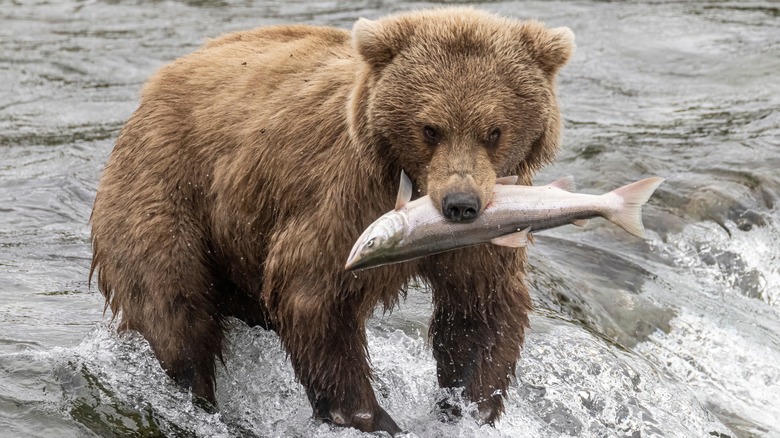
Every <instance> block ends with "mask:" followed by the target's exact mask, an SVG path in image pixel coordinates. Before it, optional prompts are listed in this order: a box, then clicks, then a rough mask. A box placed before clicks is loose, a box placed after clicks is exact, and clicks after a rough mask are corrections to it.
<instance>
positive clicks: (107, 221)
mask: <svg viewBox="0 0 780 438" xmlns="http://www.w3.org/2000/svg"><path fill="white" fill-rule="evenodd" d="M573 46H574V43H573V35H572V33H571V31H570V30H569V29H567V28H555V29H548V28H545V27H544V26H543V25H542V24H541V23H538V22H535V21H525V22H522V21H517V20H513V19H508V18H503V17H499V16H496V15H493V14H491V13H487V12H481V11H478V10H474V9H470V8H452V9H435V10H425V11H417V12H409V13H402V14H398V15H392V16H388V17H386V18H383V19H380V20H377V21H369V20H366V19H360V20H358V21H357V22H356V23H355V25H354V27H353V29H352V31H351V32H349V31H346V30H341V29H335V28H329V27H313V26H275V27H266V28H260V29H255V30H249V31H245V32H235V33H232V34H228V35H226V36H223V37H221V38H217V39H215V40H213V41H210V42H208V43H207V44H206V45H205V46H204V47H202V48H201V49H199V50H198V51H196V52H194V53H192V54H190V55H187V56H184V57H182V58H180V59H178V60H176V61H174V62H172V63H171V64H169V65H167V66H166V67H164V68H162V69H161V70H160V71H159V72H157V73H156V74H155V75H154V76H153V77H152V78H151V79H150V80H149V81H148V83H147V84H146V85H145V87H144V89H143V92H142V96H141V101H140V105H139V107H138V109H137V110H136V111H135V113H134V114H133V115H132V117H131V118H130V120H129V121H128V122H127V123H126V124H125V126H124V128H123V129H122V131H121V133H120V135H119V137H118V139H117V141H116V145H115V147H114V149H113V152H112V153H111V156H110V158H109V160H108V163H107V165H106V168H105V170H104V172H103V175H102V177H101V179H100V184H99V187H98V191H97V196H96V199H95V204H94V210H93V212H92V217H91V224H92V245H93V252H94V257H93V262H92V272H91V273H90V277H91V276H92V273H93V272H95V270H97V271H96V272H97V278H98V285H99V288H100V290H101V291H102V293H103V294H104V295H105V297H106V300H107V305H110V307H111V310H112V312H113V314H114V315H115V316H119V318H120V320H121V323H120V329H121V330H136V331H138V332H140V333H141V334H142V335H143V336H144V337H145V338H146V339H147V340H148V341H149V343H150V345H151V347H152V349H153V350H154V353H155V354H156V357H157V358H158V359H159V360H160V363H161V365H162V367H163V368H164V369H165V370H166V372H167V373H168V374H169V375H170V376H171V377H172V378H173V379H175V381H177V382H178V383H179V384H181V385H183V386H185V387H188V388H191V389H192V392H193V393H194V394H196V395H198V396H200V397H202V398H204V399H206V400H208V401H209V402H211V403H214V402H215V397H214V384H215V383H214V370H215V363H216V360H217V359H221V358H222V350H223V343H224V335H225V329H226V320H227V318H228V317H231V316H232V317H237V318H240V319H242V320H244V321H246V322H247V323H248V324H253V325H257V324H259V325H262V326H264V327H266V328H268V329H272V330H275V331H276V332H277V333H278V335H279V337H280V339H281V342H282V344H283V346H284V348H285V350H286V352H287V353H288V354H289V358H290V360H291V362H292V366H293V368H294V370H295V375H296V377H297V379H298V380H299V381H300V382H301V384H302V385H303V386H304V387H305V389H306V393H307V395H308V398H309V400H310V402H311V405H312V407H313V410H314V415H315V416H316V417H318V418H320V419H322V420H324V421H328V422H332V423H334V424H338V425H343V426H352V427H355V428H358V429H360V430H362V431H375V430H384V431H388V432H390V433H392V434H394V433H396V432H398V431H400V429H399V427H398V426H397V425H396V423H395V422H394V421H393V420H392V419H391V417H390V416H389V415H388V414H387V413H386V412H385V411H384V410H383V409H382V408H381V407H380V406H379V404H378V403H377V399H376V397H375V395H374V392H373V390H372V386H371V378H372V374H371V367H370V363H369V360H368V355H367V344H366V334H365V324H366V320H367V318H369V316H370V315H371V314H372V311H373V310H374V309H375V307H376V306H378V305H379V304H381V305H383V306H384V308H385V309H391V308H392V307H393V306H394V305H396V304H397V301H398V299H399V296H402V295H403V291H404V287H405V285H406V284H407V282H408V281H409V280H411V279H413V278H420V279H422V280H424V281H425V282H427V284H428V285H429V286H430V290H431V293H432V299H433V304H434V311H433V316H432V319H431V322H430V342H431V346H432V348H433V355H434V357H435V359H436V361H437V367H438V381H439V384H440V385H441V387H443V388H459V389H456V390H455V391H458V390H459V391H462V394H463V395H464V396H465V397H466V398H467V399H468V400H471V401H473V402H475V403H476V404H477V407H478V417H479V418H478V420H480V421H483V422H485V423H492V422H493V421H494V420H496V419H497V418H498V417H499V416H500V415H501V412H502V410H503V397H504V394H505V393H506V389H507V385H508V383H509V381H510V379H511V378H512V377H513V375H514V372H515V364H516V362H517V360H518V356H519V353H520V348H521V345H522V343H523V339H524V329H525V327H527V325H528V313H529V311H530V310H531V300H530V297H529V293H528V290H527V287H526V285H525V283H524V273H525V270H524V262H525V252H524V251H523V250H516V249H507V248H500V247H494V246H490V247H489V246H482V247H473V248H467V249H463V250H457V251H452V252H448V253H444V254H439V255H435V256H431V257H427V258H422V259H419V260H415V261H410V262H405V263H400V264H396V265H391V266H385V267H380V268H376V269H370V270H366V271H360V272H357V273H353V272H345V270H344V263H345V261H346V258H347V256H348V254H349V251H350V249H351V247H352V244H353V243H354V241H355V240H356V239H357V237H358V236H359V235H360V234H361V232H362V231H363V230H364V229H365V228H366V226H367V225H369V224H370V223H371V222H372V221H373V220H374V219H376V218H377V217H379V216H380V215H382V214H383V213H385V212H386V211H387V210H389V209H391V208H392V206H393V205H394V199H395V192H396V189H397V187H398V178H399V175H400V173H401V170H403V171H405V172H406V173H407V174H408V175H409V176H410V177H411V178H412V180H413V182H414V184H415V188H416V190H415V192H416V193H417V194H418V195H420V194H425V193H427V194H429V195H430V196H431V199H432V201H433V202H434V203H435V205H436V206H437V208H440V209H441V211H442V213H443V214H444V216H445V217H447V219H448V220H451V221H470V220H473V219H475V218H476V217H477V216H478V215H479V214H480V213H481V212H482V211H483V210H484V208H485V207H486V206H487V205H488V204H489V203H490V201H491V196H492V189H491V188H492V187H493V185H494V182H495V180H496V178H497V177H500V176H507V175H519V176H520V179H519V182H520V183H521V184H530V183H531V178H532V175H533V173H534V171H535V170H537V169H538V168H539V167H540V166H542V165H543V164H545V163H548V162H550V161H551V160H552V159H553V158H554V156H555V154H556V152H557V149H558V146H559V138H560V130H561V120H560V113H559V108H558V104H557V99H556V94H555V78H556V74H557V72H558V70H559V69H560V68H561V67H562V66H563V65H564V64H565V63H566V62H567V60H568V59H569V57H570V56H571V53H572V51H573ZM441 407H442V409H443V410H445V411H446V409H448V405H447V401H446V400H445V401H443V402H442V403H441Z"/></svg>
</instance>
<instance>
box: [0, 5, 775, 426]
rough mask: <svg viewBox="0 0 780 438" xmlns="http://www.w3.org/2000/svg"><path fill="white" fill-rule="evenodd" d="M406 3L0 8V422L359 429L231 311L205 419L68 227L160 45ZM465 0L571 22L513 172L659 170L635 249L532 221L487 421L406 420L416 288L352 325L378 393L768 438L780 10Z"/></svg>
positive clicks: (76, 224) (581, 175)
mask: <svg viewBox="0 0 780 438" xmlns="http://www.w3.org/2000/svg"><path fill="white" fill-rule="evenodd" d="M431 5H432V4H431V3H422V2H410V3H407V2H401V1H398V0H388V1H378V0H367V1H359V2H346V1H343V2H341V1H335V2H323V1H319V2H299V1H292V2H290V1H288V2H284V3H283V4H282V3H281V2H280V3H277V2H268V1H261V0H243V1H241V0H211V1H209V0H204V1H199V0H183V1H171V0H134V1H117V0H108V1H100V0H69V1H65V0H51V1H43V0H21V1H18V0H15V1H9V0H0V436H2V437H6V436H7V437H22V436H39V437H71V436H76V437H82V436H84V437H88V436H108V437H110V436H157V435H167V436H198V437H214V436H224V437H229V436H247V437H251V436H269V437H273V436H296V437H312V436H316V437H357V436H361V434H360V433H359V432H357V431H356V430H352V429H338V428H332V427H330V426H328V425H323V424H319V423H316V422H313V421H312V420H311V419H310V415H311V410H310V408H309V406H308V402H307V399H306V395H305V393H304V391H303V390H302V388H301V387H300V386H299V385H298V384H297V383H296V382H295V379H294V376H293V373H292V369H291V367H290V365H289V363H288V361H287V359H286V357H285V354H284V352H283V351H282V350H281V348H280V344H279V341H278V338H277V337H276V336H275V335H274V334H273V333H269V332H265V331H263V330H260V329H258V328H250V327H247V326H246V325H243V324H242V323H239V322H235V324H234V325H235V327H234V330H233V331H232V333H231V335H230V337H229V341H230V352H229V354H228V355H227V361H226V365H225V367H221V368H220V370H219V372H218V378H217V386H218V394H217V398H218V401H219V404H220V407H221V410H220V412H219V413H207V412H205V411H203V410H202V409H200V408H198V407H196V406H194V405H193V404H192V402H191V400H190V397H189V395H188V394H187V393H186V392H185V391H182V390H181V389H179V388H177V387H176V386H174V385H173V384H172V383H171V382H170V381H169V380H168V379H167V378H166V376H165V374H164V373H163V371H162V370H161V368H160V366H159V364H158V363H157V361H156V360H155V359H154V357H153V355H152V353H151V351H150V349H149V347H148V344H146V343H145V341H143V339H141V338H140V337H139V336H132V335H129V336H118V335H116V334H115V332H114V330H113V328H112V326H111V323H110V319H109V316H110V313H109V314H106V315H104V314H103V298H102V296H101V295H100V293H99V292H98V291H97V290H96V287H95V285H92V287H90V286H89V285H88V284H87V275H88V271H89V264H90V260H91V250H90V245H89V228H88V225H87V222H88V219H89V215H90V211H91V206H92V202H93V199H94V195H95V189H96V186H97V181H98V178H99V175H100V172H101V170H102V167H103V165H104V163H105V161H106V158H107V156H108V154H109V152H110V151H111V148H112V145H113V141H114V139H115V138H116V136H117V134H118V131H119V129H120V128H121V126H122V124H123V123H124V121H125V120H126V119H127V118H128V117H129V116H130V114H131V113H132V111H133V110H134V109H135V107H136V105H137V104H138V95H139V90H140V87H141V86H142V84H143V82H144V80H145V79H146V78H148V77H149V75H151V74H152V73H153V72H154V71H155V70H156V69H157V68H159V67H160V66H162V65H163V64H165V63H166V62H169V61H170V60H172V59H174V58H176V57H177V56H181V55H184V54H186V53H188V52H190V51H192V50H193V49H195V48H196V47H198V46H199V45H200V44H201V43H202V42H203V41H204V39H205V38H209V37H214V36H217V35H219V34H221V33H224V32H228V31H232V30H238V29H246V28H251V27H255V26H260V25H266V24H276V23H293V22H296V23H297V22H303V23H313V24H326V25H333V26H340V27H349V26H351V23H353V22H354V21H355V20H356V19H357V18H359V17H368V18H376V17H379V16H381V15H384V14H387V13H390V12H394V11H400V10H408V9H413V8H420V7H425V6H431ZM480 7H482V8H485V9H488V10H491V11H495V12H499V13H501V14H505V15H510V16H515V17H521V18H538V19H541V20H542V21H545V22H546V23H547V24H548V25H551V26H569V27H570V28H571V29H572V30H573V31H574V33H575V35H576V38H577V46H578V47H577V51H576V53H575V55H574V57H573V59H572V60H571V62H570V64H569V65H568V66H567V67H566V68H565V69H564V70H563V71H562V74H561V77H560V81H559V93H560V100H561V105H562V111H563V115H564V118H565V133H564V142H563V148H562V151H561V154H560V156H559V159H558V160H557V162H556V163H555V164H554V165H551V166H549V167H547V168H545V169H544V171H543V172H541V173H540V174H539V175H538V178H537V181H538V182H539V183H547V182H549V181H552V180H554V179H556V178H558V177H560V176H564V175H573V176H574V178H575V180H576V181H577V183H578V188H579V190H580V191H583V192H588V193H602V192H605V191H608V190H611V189H613V188H616V187H618V186H621V185H623V184H625V183H627V182H630V181H634V180H636V179H639V178H641V177H645V176H651V175H660V176H662V177H664V178H666V182H665V183H664V184H663V185H662V186H661V187H660V188H659V190H658V191H657V192H656V194H655V196H654V197H653V198H652V199H651V200H650V203H649V204H648V206H647V207H646V208H645V211H644V222H645V225H646V227H647V229H648V239H647V240H646V241H642V240H640V239H636V238H633V237H631V236H629V235H628V234H626V233H624V232H623V231H621V230H619V229H618V228H617V227H615V226H613V225H612V224H609V223H608V222H606V221H603V220H593V221H591V223H590V224H589V225H588V226H587V227H586V228H585V229H580V228H576V227H563V228H559V229H555V230H550V231H547V232H544V233H540V234H539V235H538V236H536V245H535V246H533V247H531V248H530V249H529V257H530V271H531V273H530V276H529V284H530V285H531V289H532V295H533V299H534V303H535V305H536V310H535V313H534V315H533V316H532V318H531V331H530V332H529V333H528V336H527V339H526V343H525V348H524V350H523V352H522V356H521V359H520V362H519V364H518V373H517V380H516V382H515V383H513V384H512V386H511V387H510V391H509V400H508V403H507V412H506V415H505V416H504V417H503V420H502V421H501V422H500V423H498V424H497V425H496V427H495V428H490V427H479V426H477V425H476V423H474V422H473V421H466V420H464V421H461V422H457V423H454V424H442V423H439V422H438V421H437V420H436V419H435V417H434V415H433V414H432V407H433V405H434V402H435V400H436V398H437V396H438V389H437V385H436V377H435V364H434V361H433V359H432V356H431V352H430V349H429V348H428V346H427V340H426V332H427V323H428V318H429V316H430V295H429V293H428V292H426V290H425V288H424V287H420V288H416V289H414V290H412V291H411V292H410V294H409V297H408V299H407V300H406V301H405V302H403V303H402V304H401V305H400V306H399V308H398V309H396V310H395V311H394V312H393V313H392V314H388V315H383V314H382V313H381V312H380V313H378V314H377V315H376V317H375V318H374V319H372V320H371V322H370V327H369V341H370V349H371V358H372V362H373V364H374V367H375V370H376V373H377V378H376V381H375V389H376V390H377V394H378V396H379V398H380V403H382V404H383V406H384V407H385V408H386V409H387V411H388V412H390V413H391V415H393V417H394V418H395V420H396V421H397V422H398V423H399V424H400V425H401V426H402V427H403V428H405V429H407V430H408V431H409V432H410V435H411V436H419V437H452V436H459V437H477V436H480V437H481V436H486V437H542V438H544V437H559V436H582V437H646V436H653V437H713V436H714V437H780V170H779V169H780V111H778V109H780V74H778V72H780V4H778V3H777V2H773V1H690V2H672V1H658V2H639V1H627V2H601V1H585V0H582V1H574V2H560V1H550V2H541V1H539V2H510V1H498V2H490V3H485V4H483V5H480ZM466 409H467V410H468V409H469V408H468V407H466Z"/></svg>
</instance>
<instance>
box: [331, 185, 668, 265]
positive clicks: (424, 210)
mask: <svg viewBox="0 0 780 438" xmlns="http://www.w3.org/2000/svg"><path fill="white" fill-rule="evenodd" d="M663 181H664V179H663V178H661V177H657V176H656V177H651V178H646V179H642V180H640V181H637V182H634V183H631V184H628V185H626V186H623V187H620V188H618V189H616V190H613V191H611V192H609V193H605V194H603V195H590V194H584V193H574V192H573V190H574V179H573V178H572V177H565V178H562V179H559V180H557V181H555V182H553V183H551V184H548V185H545V186H524V185H516V182H517V177H516V176H508V177H502V178H498V179H497V180H496V185H495V187H494V190H493V199H492V201H491V202H490V203H489V204H488V205H487V207H485V210H484V211H483V212H482V214H481V215H480V216H479V217H478V218H477V219H476V220H475V221H473V222H470V223H462V222H460V223H453V222H449V221H447V220H446V219H445V218H444V216H443V215H442V214H441V212H440V211H439V210H438V209H437V208H436V207H435V206H434V205H433V202H432V201H431V199H430V197H428V196H422V197H420V198H418V199H416V200H414V201H411V197H412V182H411V180H410V179H409V177H407V176H406V174H405V173H404V172H403V171H402V172H401V184H400V187H399V189H398V196H397V198H396V205H395V208H394V209H393V210H391V211H389V212H387V213H385V214H384V215H383V216H381V217H380V218H378V219H377V220H376V221H374V222H373V223H372V224H371V225H369V226H368V228H366V229H365V231H364V232H363V234H361V236H360V237H359V238H358V239H357V241H356V242H355V244H354V246H353V247H352V250H351V251H350V254H349V257H348V258H347V263H346V265H345V266H344V269H345V270H347V271H355V270H361V269H367V268H373V267H377V266H382V265H387V264H392V263H399V262H403V261H407V260H412V259H416V258H419V257H425V256H428V255H432V254H437V253H441V252H445V251H450V250H453V249H457V248H463V247H467V246H472V245H478V244H487V243H490V244H494V245H499V246H505V247H512V248H520V247H525V246H526V245H527V244H528V243H529V241H531V242H532V236H531V235H530V234H529V233H530V232H537V231H542V230H547V229H550V228H555V227H560V226H563V225H568V224H574V225H578V226H584V225H585V224H586V223H587V221H588V220H589V219H591V218H595V217H603V218H605V219H607V220H609V221H611V222H612V223H614V224H616V225H618V226H619V227H621V228H622V229H624V230H625V231H627V232H628V233H630V234H632V235H634V236H637V237H640V238H644V225H643V224H642V206H643V205H644V204H645V203H646V202H647V200H648V199H649V198H650V196H652V194H653V192H654V191H655V189H656V188H658V186H659V185H660V184H661V183H662V182H663Z"/></svg>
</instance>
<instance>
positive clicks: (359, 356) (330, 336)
mask: <svg viewBox="0 0 780 438" xmlns="http://www.w3.org/2000/svg"><path fill="white" fill-rule="evenodd" d="M300 232H301V229H298V230H295V232H290V233H289V234H288V235H292V236H296V239H294V240H295V241H296V244H298V242H299V240H298V239H297V237H298V236H299V235H300ZM283 236H284V235H283ZM285 241H286V239H279V241H278V244H277V245H275V249H274V250H272V251H271V252H270V253H269V255H268V257H267V258H266V265H265V284H264V287H263V294H264V299H265V303H266V305H267V306H268V308H269V310H270V312H271V315H272V318H273V323H274V326H275V327H276V331H277V333H278V334H279V337H280V338H281V341H282V344H283V345H284V347H285V350H286V351H287V353H288V354H289V357H290V360H291V362H292V366H293V369H294V370H295V375H296V377H297V378H298V380H299V381H300V382H301V384H302V385H303V386H304V387H305V388H306V394H307V395H308V397H309V401H310V402H311V405H312V409H313V410H314V416H315V417H317V418H318V419H321V420H323V421H327V422H330V423H333V424H336V425H339V426H345V427H354V428H356V429H359V430H361V431H363V432H373V431H386V432H388V433H390V434H391V435H395V434H397V433H399V432H401V429H400V428H399V427H398V425H396V423H395V421H393V419H392V418H391V417H390V416H389V415H388V414H387V412H385V410H384V409H382V407H381V406H379V403H378V402H377V400H376V396H375V395H374V390H373V388H372V387H371V367H370V365H369V362H368V350H367V349H368V346H367V342H366V331H365V322H366V320H367V318H368V317H369V316H370V314H371V311H372V309H373V308H374V305H375V304H376V300H375V299H372V298H371V296H370V294H364V293H358V292H350V291H346V290H344V288H345V285H346V284H347V283H348V281H347V280H346V276H347V275H348V274H346V273H344V271H343V267H342V266H340V265H334V266H332V267H323V266H322V265H321V264H322V263H324V262H326V260H325V259H323V258H321V257H320V258H319V259H318V260H309V261H306V262H304V261H303V260H301V259H300V257H301V256H302V254H303V253H302V252H299V251H297V250H296V249H294V248H295V246H294V245H296V244H290V245H288V244H285ZM303 241H306V239H303ZM311 242H316V240H311ZM339 255H340V253H339ZM338 261H339V262H342V260H341V259H340V258H339V260H338Z"/></svg>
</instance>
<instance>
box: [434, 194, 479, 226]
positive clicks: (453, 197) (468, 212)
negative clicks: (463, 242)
mask: <svg viewBox="0 0 780 438" xmlns="http://www.w3.org/2000/svg"><path fill="white" fill-rule="evenodd" d="M441 212H442V214H444V217H445V218H447V220H448V221H450V222H472V221H474V220H475V219H476V218H477V216H479V198H478V197H477V195H474V194H472V193H463V192H457V193H450V194H448V195H447V196H445V197H444V199H443V200H442V205H441Z"/></svg>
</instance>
